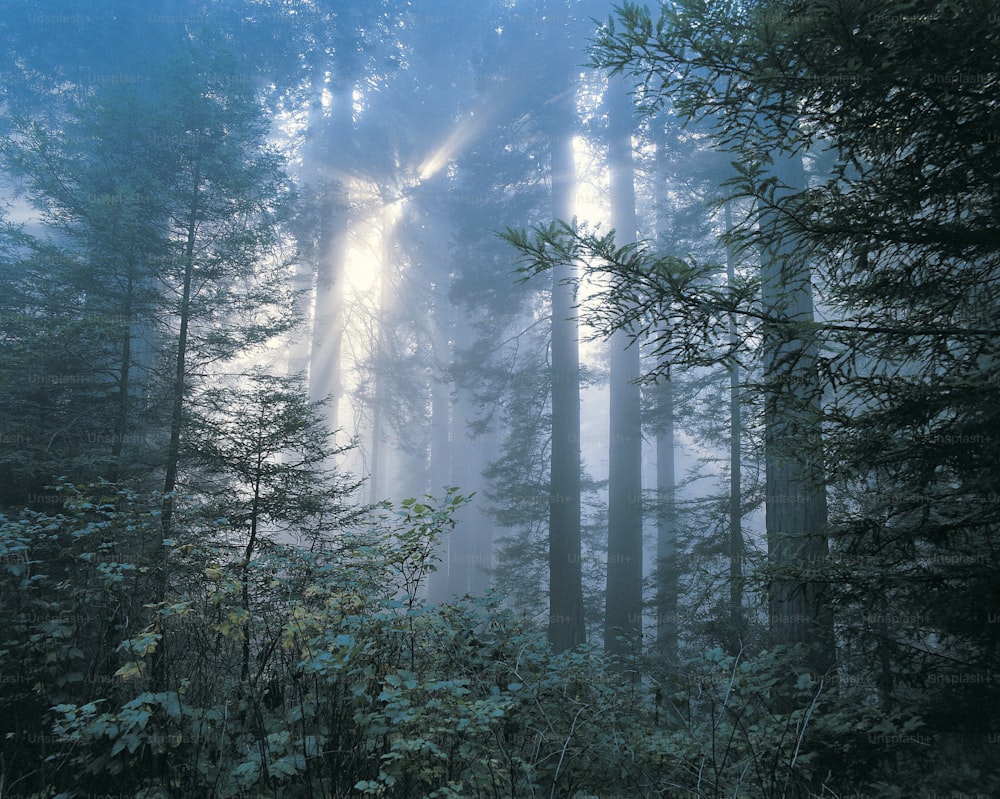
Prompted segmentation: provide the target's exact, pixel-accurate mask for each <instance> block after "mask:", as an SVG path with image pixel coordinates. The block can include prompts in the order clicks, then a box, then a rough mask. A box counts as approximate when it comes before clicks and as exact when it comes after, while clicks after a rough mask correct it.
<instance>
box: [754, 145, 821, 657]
mask: <svg viewBox="0 0 1000 799" xmlns="http://www.w3.org/2000/svg"><path fill="white" fill-rule="evenodd" d="M775 174H776V176H777V178H778V180H779V182H780V184H783V185H784V186H785V187H787V188H785V189H779V191H778V192H777V193H776V197H777V198H778V199H779V201H780V198H781V197H784V196H787V195H788V194H789V193H791V192H794V191H798V190H801V188H802V187H803V186H804V182H805V179H804V174H803V167H802V159H801V156H795V157H789V156H784V155H782V154H777V155H775ZM779 214H780V211H776V210H770V211H766V212H765V214H764V218H763V219H762V226H763V227H764V229H765V233H766V235H767V236H768V238H766V239H765V240H766V241H767V242H768V244H767V245H766V248H765V251H764V253H763V259H762V266H761V278H762V289H761V293H762V299H763V303H764V309H765V312H766V313H768V314H770V315H771V317H772V318H773V320H774V321H773V322H772V323H768V324H766V325H765V328H764V332H763V337H764V340H763V348H764V349H763V355H764V383H765V408H764V424H765V460H766V479H767V487H766V492H765V495H766V527H767V542H768V560H769V563H770V566H771V568H772V569H774V570H775V574H774V576H773V578H772V581H771V585H770V589H769V607H770V629H771V636H772V641H773V643H774V644H777V645H786V646H793V645H796V644H804V645H806V646H807V647H808V648H809V652H810V654H809V658H808V666H809V668H810V669H811V670H812V671H813V673H815V674H824V673H826V672H827V671H829V670H830V668H832V666H833V664H834V661H835V646H834V635H833V614H832V610H831V608H830V605H829V603H828V599H827V590H826V589H825V587H824V586H823V584H822V583H820V582H818V581H816V580H810V579H808V578H807V577H805V576H802V575H800V574H799V573H798V572H799V570H802V569H811V568H812V569H814V568H816V567H818V566H821V565H822V564H824V563H826V561H827V557H828V552H829V550H828V542H827V537H826V523H827V507H826V489H825V486H824V482H823V475H824V472H823V447H822V430H821V427H820V423H819V407H818V405H819V401H820V396H821V388H820V386H819V380H818V376H817V373H816V358H817V352H816V344H815V342H814V341H812V340H811V339H810V333H809V324H810V323H811V322H812V321H813V301H812V282H811V270H810V268H809V264H808V262H807V261H806V260H805V258H804V257H803V255H802V253H801V250H800V249H799V248H797V247H796V241H795V240H794V237H793V236H790V235H788V233H787V231H782V230H781V229H780V217H779Z"/></svg>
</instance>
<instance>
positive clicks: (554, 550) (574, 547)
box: [548, 91, 585, 652]
mask: <svg viewBox="0 0 1000 799" xmlns="http://www.w3.org/2000/svg"><path fill="white" fill-rule="evenodd" d="M575 99H576V94H575V92H572V91H570V92H567V93H566V96H565V98H564V99H561V100H560V101H559V103H558V105H559V107H558V108H557V109H555V112H556V113H555V116H556V122H557V124H556V129H555V131H554V133H553V136H552V139H551V149H552V163H551V170H552V174H551V181H552V211H553V216H554V217H555V218H557V219H571V218H572V217H573V189H574V186H575V183H576V181H575V165H574V156H573V138H572V135H571V133H570V132H571V131H572V129H573V119H574V115H575V109H574V103H575ZM575 274H576V267H575V266H574V265H573V264H559V265H557V266H556V267H555V268H554V269H553V270H552V453H551V466H550V494H549V626H548V635H549V642H550V643H551V644H552V648H553V649H555V650H556V651H557V652H562V651H564V650H567V649H572V648H573V647H575V646H577V645H578V644H581V643H583V642H584V640H585V630H584V623H583V581H582V578H581V564H580V549H581V547H580V466H581V463H580V344H579V338H578V332H577V322H576V319H575V311H574V309H573V305H574V304H575V302H576V296H575V292H574V289H573V286H572V284H571V281H572V279H573V277H574V276H575Z"/></svg>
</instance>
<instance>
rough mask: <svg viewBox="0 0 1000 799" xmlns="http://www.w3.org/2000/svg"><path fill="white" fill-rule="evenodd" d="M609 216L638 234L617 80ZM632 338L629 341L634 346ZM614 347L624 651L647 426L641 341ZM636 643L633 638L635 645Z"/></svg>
mask: <svg viewBox="0 0 1000 799" xmlns="http://www.w3.org/2000/svg"><path fill="white" fill-rule="evenodd" d="M608 100H609V108H608V115H609V118H610V124H609V127H610V141H609V159H608V160H609V166H610V171H611V221H612V225H613V227H614V228H615V230H616V233H617V236H616V238H617V243H618V244H619V245H621V244H626V243H630V242H634V241H635V236H636V215H635V186H634V183H633V170H632V128H633V123H632V119H633V116H632V106H631V103H630V102H629V99H628V95H627V94H626V93H625V88H624V86H623V85H622V84H620V83H619V82H614V83H612V85H611V87H610V88H609V90H608ZM630 345H631V346H630ZM610 348H611V441H610V451H609V455H608V460H609V464H608V469H609V471H608V578H607V595H606V602H607V606H606V611H605V617H604V648H605V651H606V652H608V653H609V654H612V655H624V654H626V653H628V652H629V651H630V650H631V649H632V645H634V644H636V643H637V642H639V641H640V640H641V636H642V429H641V415H640V407H641V399H640V390H639V384H638V382H637V381H638V379H639V374H640V364H639V345H638V343H637V342H634V341H633V340H632V337H631V335H630V334H629V333H628V331H626V330H621V329H619V330H616V331H615V332H614V333H613V334H612V336H611V341H610ZM630 642H631V644H632V645H630Z"/></svg>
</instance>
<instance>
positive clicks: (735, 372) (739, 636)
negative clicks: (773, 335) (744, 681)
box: [726, 204, 744, 655]
mask: <svg viewBox="0 0 1000 799" xmlns="http://www.w3.org/2000/svg"><path fill="white" fill-rule="evenodd" d="M732 227H733V222H732V210H731V209H730V207H729V205H728V204H727V205H726V232H727V233H728V232H730V231H731V230H732ZM726 280H727V281H728V284H729V285H730V286H732V285H733V283H734V282H735V281H736V258H735V256H734V254H733V252H732V248H727V249H726ZM738 344H739V330H738V329H737V327H736V315H735V314H730V316H729V346H730V348H731V349H732V350H733V351H734V352H735V350H736V347H737V345H738ZM742 432H743V431H742V425H741V424H740V369H739V366H738V364H737V363H736V361H735V360H734V361H733V362H732V363H730V364H729V636H728V638H729V641H728V642H727V647H728V649H729V652H730V654H733V655H736V654H738V653H739V652H740V650H741V649H742V646H743V635H744V623H743V509H742V485H743V480H742V471H741V461H740V452H741V448H742V447H741V440H742Z"/></svg>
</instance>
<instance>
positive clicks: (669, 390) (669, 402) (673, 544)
mask: <svg viewBox="0 0 1000 799" xmlns="http://www.w3.org/2000/svg"><path fill="white" fill-rule="evenodd" d="M656 402H657V411H658V416H659V418H658V420H657V422H658V425H659V427H658V431H657V435H656V497H657V509H658V511H657V514H656V567H657V571H656V648H657V650H658V651H659V653H660V656H661V657H662V658H663V660H664V662H665V663H666V664H667V665H670V666H675V665H677V653H678V641H677V631H678V624H677V595H678V593H679V577H680V574H679V571H678V568H677V511H676V506H675V502H676V501H677V490H676V486H677V480H676V476H675V474H674V387H673V385H672V384H671V382H670V380H669V379H667V380H664V381H663V382H662V383H660V384H659V385H658V386H657V390H656Z"/></svg>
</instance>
